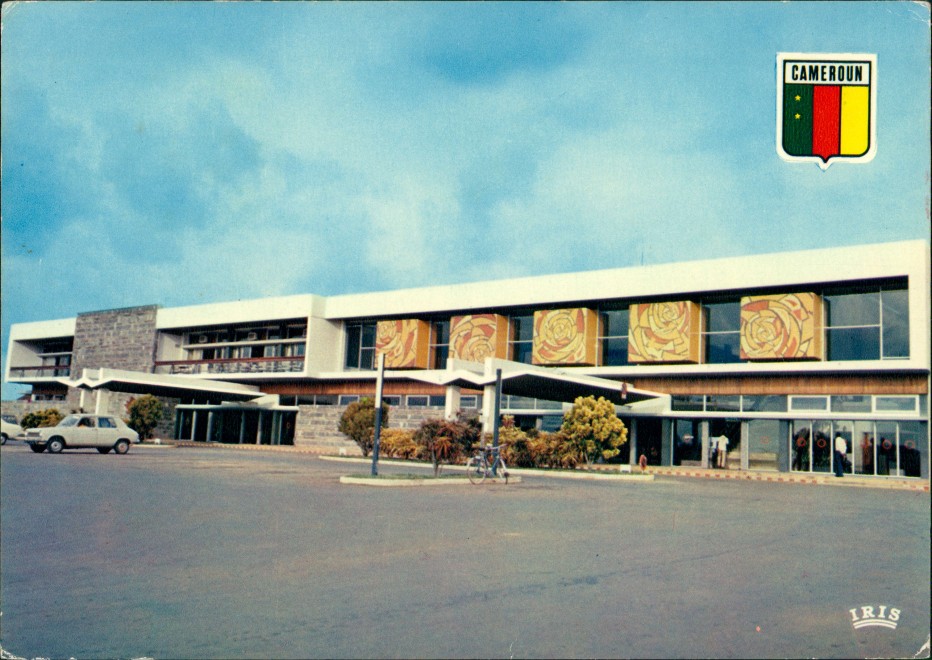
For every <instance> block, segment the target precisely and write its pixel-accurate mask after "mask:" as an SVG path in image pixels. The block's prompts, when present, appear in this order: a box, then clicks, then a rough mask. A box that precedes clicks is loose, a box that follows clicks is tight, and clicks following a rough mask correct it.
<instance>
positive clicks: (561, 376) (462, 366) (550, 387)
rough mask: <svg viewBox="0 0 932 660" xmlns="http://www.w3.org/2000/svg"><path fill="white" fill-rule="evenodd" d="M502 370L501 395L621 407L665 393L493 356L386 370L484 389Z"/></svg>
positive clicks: (389, 375) (390, 374)
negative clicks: (600, 401) (589, 400)
mask: <svg viewBox="0 0 932 660" xmlns="http://www.w3.org/2000/svg"><path fill="white" fill-rule="evenodd" d="M499 369H500V370H501V372H502V394H509V395H512V396H521V397H528V398H533V399H544V400H547V401H561V402H564V403H573V402H574V401H575V400H576V399H577V398H578V397H581V396H595V397H600V396H601V397H604V398H605V399H607V400H609V401H611V402H612V403H614V404H615V405H618V406H621V405H626V404H632V403H639V402H641V401H647V400H650V399H659V398H661V397H663V396H665V395H664V394H662V393H660V392H652V391H650V390H643V389H638V388H635V387H633V386H632V385H630V384H629V383H624V382H621V381H617V380H609V379H606V378H598V377H596V376H586V375H583V374H573V373H568V372H567V371H565V370H563V369H558V368H553V367H539V366H534V365H530V364H524V363H522V362H512V361H510V360H498V359H493V358H489V359H487V360H486V361H485V363H477V362H464V361H461V360H450V361H449V362H448V368H447V369H434V370H426V371H389V372H386V377H387V378H408V379H411V380H417V381H420V382H423V383H430V384H431V385H447V386H449V385H455V386H459V387H465V388H469V389H482V388H485V387H487V386H489V385H495V381H496V371H498V370H499Z"/></svg>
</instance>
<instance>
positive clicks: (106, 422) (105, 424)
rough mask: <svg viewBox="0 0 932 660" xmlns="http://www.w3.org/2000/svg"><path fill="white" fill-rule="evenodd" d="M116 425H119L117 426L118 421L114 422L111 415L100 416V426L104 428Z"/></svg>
mask: <svg viewBox="0 0 932 660" xmlns="http://www.w3.org/2000/svg"><path fill="white" fill-rule="evenodd" d="M116 427H117V426H116V422H114V421H113V420H112V419H110V418H109V417H101V418H100V428H102V429H115V428H116Z"/></svg>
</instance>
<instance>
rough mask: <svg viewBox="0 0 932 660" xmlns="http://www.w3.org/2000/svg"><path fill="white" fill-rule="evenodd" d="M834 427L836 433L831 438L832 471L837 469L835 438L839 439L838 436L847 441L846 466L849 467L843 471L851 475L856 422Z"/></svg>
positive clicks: (838, 424) (839, 423) (838, 423)
mask: <svg viewBox="0 0 932 660" xmlns="http://www.w3.org/2000/svg"><path fill="white" fill-rule="evenodd" d="M834 427H835V428H834V433H832V436H831V440H832V454H831V457H832V458H831V463H832V470H833V471H834V469H835V460H836V458H835V438H837V437H838V436H841V437H842V438H844V439H845V464H846V466H847V467H845V469H844V470H843V471H844V472H846V473H848V474H850V473H851V470H852V465H853V462H852V459H851V454H852V447H853V444H852V437H853V433H854V422H835V424H834Z"/></svg>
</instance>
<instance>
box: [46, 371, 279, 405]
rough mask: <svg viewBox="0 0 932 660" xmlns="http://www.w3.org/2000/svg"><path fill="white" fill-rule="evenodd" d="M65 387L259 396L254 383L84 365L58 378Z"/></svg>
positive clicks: (171, 394) (172, 394) (242, 397)
mask: <svg viewBox="0 0 932 660" xmlns="http://www.w3.org/2000/svg"><path fill="white" fill-rule="evenodd" d="M60 382H61V383H63V384H64V385H68V386H69V387H78V388H85V389H91V390H96V389H105V390H108V391H110V392H125V393H127V394H155V395H159V396H167V397H176V398H180V397H184V396H192V395H194V394H207V395H210V394H213V395H216V396H219V397H223V399H224V400H234V401H247V400H251V399H256V398H257V397H261V396H262V392H261V391H260V390H259V388H258V387H255V386H253V385H242V384H240V383H226V382H223V381H217V380H207V379H201V378H190V377H188V376H170V375H164V374H147V373H143V372H141V371H124V370H122V369H85V370H84V374H83V375H82V376H81V378H78V379H77V380H68V379H60Z"/></svg>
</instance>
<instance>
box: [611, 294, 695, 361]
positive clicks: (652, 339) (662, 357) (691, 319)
mask: <svg viewBox="0 0 932 660" xmlns="http://www.w3.org/2000/svg"><path fill="white" fill-rule="evenodd" d="M629 310H630V311H629V315H630V316H629V318H630V326H629V329H628V361H629V362H631V363H644V362H648V363H649V362H658V363H661V362H692V363H698V362H699V361H700V359H701V355H702V353H701V343H700V338H701V331H702V328H701V324H702V316H701V309H700V307H699V305H697V304H696V303H694V302H691V301H688V300H684V301H679V302H662V303H641V304H636V305H631V307H630V308H629Z"/></svg>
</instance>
